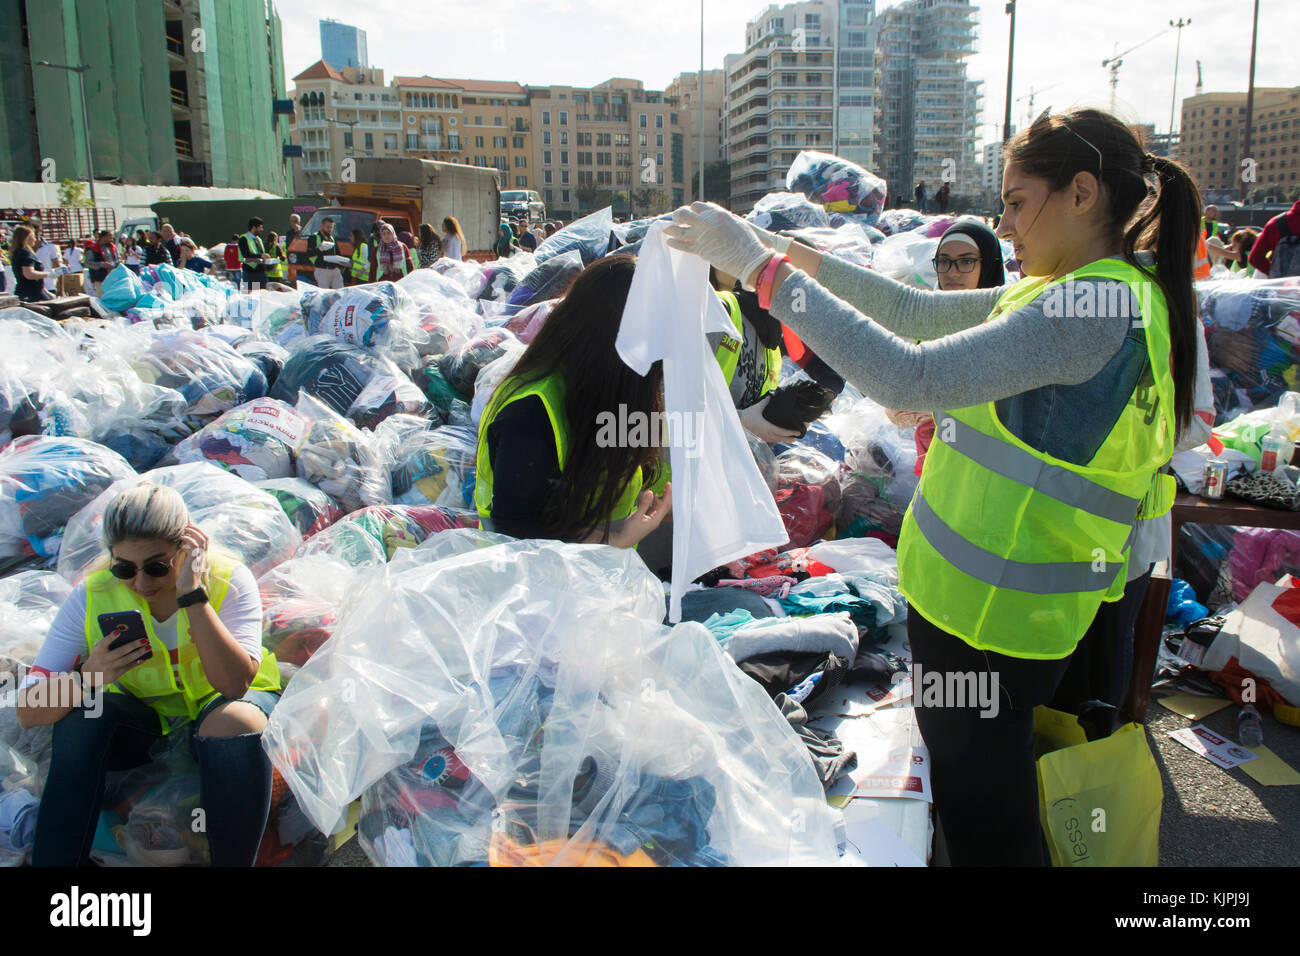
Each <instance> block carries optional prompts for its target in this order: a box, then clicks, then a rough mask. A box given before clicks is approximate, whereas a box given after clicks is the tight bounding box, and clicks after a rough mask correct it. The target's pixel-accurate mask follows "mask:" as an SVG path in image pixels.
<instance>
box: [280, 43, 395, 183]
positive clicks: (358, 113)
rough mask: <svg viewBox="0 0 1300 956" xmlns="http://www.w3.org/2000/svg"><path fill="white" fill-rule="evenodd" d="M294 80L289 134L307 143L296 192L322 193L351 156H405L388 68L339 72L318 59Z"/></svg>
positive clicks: (303, 144) (298, 166) (296, 172)
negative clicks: (386, 77)
mask: <svg viewBox="0 0 1300 956" xmlns="http://www.w3.org/2000/svg"><path fill="white" fill-rule="evenodd" d="M293 82H294V91H293V99H294V102H295V103H296V104H297V113H296V115H295V117H294V121H293V124H292V127H291V129H292V131H291V134H290V136H291V141H292V142H294V143H296V144H297V145H299V146H301V147H302V159H301V160H300V161H299V162H297V163H295V164H294V188H295V191H296V192H297V194H299V195H313V194H319V193H320V192H321V191H322V188H323V185H324V183H326V182H328V181H331V180H337V179H339V177H340V176H341V175H342V162H343V160H345V159H347V158H349V157H353V158H355V157H358V156H377V157H394V158H395V157H400V156H403V155H405V153H404V152H403V149H402V146H403V143H402V130H403V125H402V119H403V113H402V105H401V100H400V97H399V95H398V92H397V90H395V89H394V88H392V87H389V86H386V85H385V83H384V71H383V70H377V69H364V70H363V69H360V68H358V67H344V68H343V69H342V70H336V69H335V68H334V67H332V66H330V65H329V64H328V63H326V62H325V61H324V60H317V61H316V62H315V63H314V64H312V65H311V66H309V67H308V68H307V69H305V70H303V71H302V72H301V73H299V74H298V75H297V76H295V77H294V78H293Z"/></svg>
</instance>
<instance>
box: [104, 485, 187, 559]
mask: <svg viewBox="0 0 1300 956" xmlns="http://www.w3.org/2000/svg"><path fill="white" fill-rule="evenodd" d="M189 523H190V512H189V509H188V508H186V507H185V502H184V501H183V500H182V499H181V496H180V495H179V494H178V493H177V492H176V490H175V489H174V488H168V487H165V486H163V485H154V484H150V483H148V482H144V483H142V484H138V485H136V486H135V487H133V488H127V489H126V490H125V491H123V492H121V493H120V494H118V496H117V497H116V498H114V499H113V500H112V501H110V502H109V503H108V508H107V509H105V511H104V547H105V548H108V549H110V550H111V549H112V548H113V546H114V545H116V544H120V543H121V542H123V541H147V540H151V539H154V538H158V539H161V540H164V541H173V542H179V541H180V540H181V534H182V532H184V531H185V528H186V526H187V525H189Z"/></svg>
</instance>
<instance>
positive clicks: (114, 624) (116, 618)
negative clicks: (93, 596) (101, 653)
mask: <svg viewBox="0 0 1300 956" xmlns="http://www.w3.org/2000/svg"><path fill="white" fill-rule="evenodd" d="M98 621H99V633H101V634H103V635H104V636H105V637H108V635H110V634H112V633H113V632H114V631H116V630H117V629H118V628H119V627H123V628H125V630H124V631H123V632H122V633H121V634H120V635H118V637H116V638H115V639H114V640H113V643H111V644H109V645H108V649H109V650H110V651H115V650H117V649H118V648H119V647H123V646H125V645H127V644H130V643H132V642H139V641H147V640H148V639H149V632H148V631H146V630H145V629H144V617H142V616H141V614H140V612H139V611H114V612H113V613H111V614H101V615H99V617H98ZM151 657H153V647H150V648H149V649H148V650H146V651H145V653H144V654H142V655H141V656H140V657H139V660H141V661H147V660H148V659H149V658H151Z"/></svg>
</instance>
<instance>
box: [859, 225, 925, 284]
mask: <svg viewBox="0 0 1300 956" xmlns="http://www.w3.org/2000/svg"><path fill="white" fill-rule="evenodd" d="M938 248H939V240H938V239H937V238H931V237H929V236H926V235H925V234H924V233H922V232H921V231H920V230H915V231H912V232H904V233H901V234H897V235H892V236H889V237H887V238H886V239H885V240H884V241H883V242H880V243H878V244H877V245H876V246H875V249H874V256H875V260H874V262H873V263H872V268H873V269H875V270H876V271H877V272H879V273H881V274H882V275H887V276H889V278H891V279H897V280H898V281H899V282H905V283H907V284H908V285H912V286H916V287H917V288H920V289H933V288H935V287H936V286H937V285H938V282H939V277H938V276H937V275H936V274H935V271H934V263H933V262H932V261H931V260H933V259H934V253H935V250H937V249H938Z"/></svg>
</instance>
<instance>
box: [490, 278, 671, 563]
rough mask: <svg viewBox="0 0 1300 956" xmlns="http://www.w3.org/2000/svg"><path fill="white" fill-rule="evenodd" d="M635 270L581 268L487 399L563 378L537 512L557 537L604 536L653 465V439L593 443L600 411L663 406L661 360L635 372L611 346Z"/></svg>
mask: <svg viewBox="0 0 1300 956" xmlns="http://www.w3.org/2000/svg"><path fill="white" fill-rule="evenodd" d="M635 269H636V257H635V256H630V255H612V256H606V257H605V258H603V259H598V260H597V261H595V262H593V263H592V264H591V265H589V266H588V267H587V268H586V269H584V270H583V271H582V273H581V274H580V275H579V276H578V277H577V278H576V279H575V280H574V281H573V285H572V286H571V287H570V288H569V291H568V292H567V293H566V294H565V296H564V299H563V300H562V301H561V302H560V303H559V305H557V306H556V307H555V311H554V312H552V313H551V315H550V316H549V317H548V318H547V320H546V324H545V325H543V326H542V329H541V331H540V332H538V333H537V337H536V338H535V339H533V341H532V343H531V344H530V345H529V346H528V348H527V349H526V350H525V351H524V354H523V355H522V356H520V358H519V362H518V363H517V364H516V365H515V367H514V370H513V371H512V372H511V373H510V378H508V379H507V380H506V381H505V382H504V383H502V385H501V388H500V390H499V396H500V397H499V398H497V397H495V396H494V398H493V403H494V404H495V403H497V402H499V401H504V400H505V399H507V398H508V397H509V396H510V395H511V394H512V393H513V392H514V391H516V390H518V389H519V388H520V387H522V386H523V385H526V384H529V383H532V382H536V381H538V380H539V379H542V378H545V377H546V376H548V375H551V374H559V376H560V377H561V379H563V381H564V414H565V417H566V418H567V420H568V423H569V449H568V454H567V457H566V460H565V462H564V467H563V469H562V473H561V477H560V487H559V488H556V489H555V490H554V493H553V494H552V495H551V497H550V498H549V500H548V502H547V507H546V509H545V510H544V511H543V513H542V516H541V519H542V523H543V525H544V526H545V527H546V529H547V531H548V532H549V533H550V534H552V535H554V536H555V537H557V538H559V539H560V540H563V541H579V540H582V539H583V538H585V537H587V536H588V535H590V534H591V533H592V532H593V531H595V530H596V529H598V528H603V529H604V531H605V534H606V536H608V533H609V530H610V529H609V522H608V520H607V519H608V517H609V514H610V512H612V511H613V510H614V505H615V503H616V502H617V501H618V499H619V497H620V496H621V495H622V493H623V491H624V489H625V488H626V487H627V485H628V484H629V483H630V482H631V481H632V479H633V478H634V477H635V475H636V470H637V469H638V468H642V469H644V470H643V472H642V476H643V480H644V481H646V482H647V483H648V482H649V481H650V480H651V477H652V473H653V472H654V470H655V468H656V467H658V465H659V462H660V458H659V449H658V447H657V446H656V445H655V444H651V445H648V446H646V447H640V448H626V447H618V446H617V445H616V446H612V447H601V444H600V443H599V442H598V441H597V434H598V431H599V416H600V415H601V413H603V412H608V413H611V414H613V415H615V416H619V406H620V405H621V406H624V407H625V408H626V409H627V411H628V412H630V413H641V414H642V415H646V416H649V415H652V414H653V413H655V412H662V411H663V364H662V363H660V362H655V363H654V364H653V365H652V366H651V367H650V372H649V374H647V375H645V376H641V375H638V374H637V373H636V372H634V371H632V369H630V368H629V367H628V366H627V365H625V364H624V363H623V360H622V359H621V358H619V356H618V352H617V351H616V350H615V347H614V343H615V341H616V339H617V338H618V328H619V319H620V318H621V316H622V314H623V306H624V305H625V304H626V303H627V293H628V289H630V288H631V286H632V274H633V272H634V271H635ZM660 420H661V419H659V418H658V417H655V418H650V419H649V421H660ZM637 490H638V491H640V489H639V488H638V489H637Z"/></svg>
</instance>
